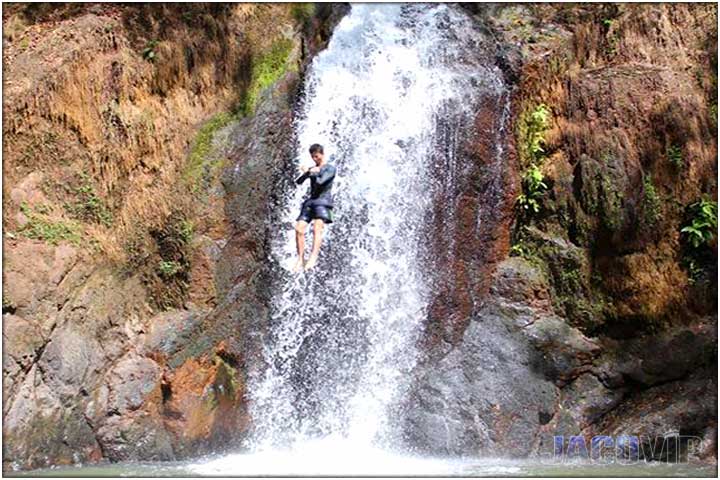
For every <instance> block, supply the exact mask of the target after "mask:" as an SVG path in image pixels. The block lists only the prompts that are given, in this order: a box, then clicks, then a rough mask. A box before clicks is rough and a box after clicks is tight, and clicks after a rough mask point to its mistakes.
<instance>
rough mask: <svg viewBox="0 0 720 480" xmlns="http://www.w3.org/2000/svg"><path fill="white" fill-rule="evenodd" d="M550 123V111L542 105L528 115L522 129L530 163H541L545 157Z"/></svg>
mask: <svg viewBox="0 0 720 480" xmlns="http://www.w3.org/2000/svg"><path fill="white" fill-rule="evenodd" d="M549 122H550V109H549V108H548V106H547V105H545V104H544V103H541V104H540V105H538V106H537V107H535V109H534V110H532V111H531V112H529V114H528V115H526V117H525V119H524V122H522V123H523V124H524V125H523V127H522V129H521V137H522V139H523V140H524V141H523V145H524V146H525V154H526V159H527V160H529V161H530V162H537V163H540V161H541V160H542V159H543V158H544V156H545V149H544V148H543V147H544V146H545V132H546V131H547V129H548V127H549V126H550V125H549Z"/></svg>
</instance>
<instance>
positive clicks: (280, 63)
mask: <svg viewBox="0 0 720 480" xmlns="http://www.w3.org/2000/svg"><path fill="white" fill-rule="evenodd" d="M292 48H293V42H292V40H291V39H289V38H283V39H282V40H278V41H276V42H275V43H273V45H272V46H271V47H270V49H269V50H268V51H267V52H264V53H263V54H261V55H260V56H258V57H257V58H254V59H253V66H252V74H251V77H250V85H249V86H248V89H247V91H246V92H245V98H244V100H243V102H242V103H241V105H240V107H239V110H240V113H242V114H243V115H252V114H253V113H255V106H256V105H257V101H258V98H259V97H260V94H261V93H262V91H263V90H265V89H266V88H267V87H269V86H270V85H272V84H273V83H275V81H277V79H278V78H280V77H281V76H282V75H283V74H284V73H285V72H286V70H287V60H288V57H289V56H290V52H291V51H292Z"/></svg>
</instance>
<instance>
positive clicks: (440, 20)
mask: <svg viewBox="0 0 720 480" xmlns="http://www.w3.org/2000/svg"><path fill="white" fill-rule="evenodd" d="M486 41H487V40H486V39H485V37H484V35H483V34H482V33H481V32H480V31H478V30H477V27H475V26H474V25H473V23H472V22H471V21H470V19H469V18H468V17H467V15H466V14H465V13H464V12H463V11H461V10H460V9H458V8H457V7H452V6H448V5H445V4H369V5H362V4H353V5H352V10H351V12H350V13H349V14H348V15H347V16H346V17H345V18H343V19H342V20H341V22H340V23H339V24H338V25H337V27H336V29H335V31H334V33H333V36H332V38H331V40H330V42H329V44H328V47H327V49H326V50H324V51H323V52H321V53H320V54H319V55H318V56H317V57H315V58H314V60H313V62H312V64H311V66H310V67H309V70H308V73H307V77H306V80H305V86H304V94H303V96H302V100H301V103H300V105H299V111H298V115H297V117H296V120H295V128H296V134H297V139H298V142H297V151H296V152H295V156H296V158H295V162H296V164H301V163H304V164H309V161H310V157H309V154H308V147H309V146H310V145H311V144H312V143H320V144H323V145H324V146H325V154H326V157H328V156H329V157H330V158H331V161H332V162H333V163H334V164H335V165H336V167H337V177H336V180H335V186H334V198H335V219H334V220H335V221H334V223H333V224H331V225H329V226H328V228H326V235H325V239H324V242H323V247H322V250H321V255H320V261H319V264H318V266H317V267H316V269H315V270H313V271H311V272H308V273H304V274H299V275H292V274H290V273H289V272H287V273H286V272H284V273H283V274H281V275H278V278H277V279H276V281H275V284H274V285H273V289H274V291H273V292H272V298H273V301H272V304H271V319H270V323H269V325H268V328H267V331H266V332H265V334H264V335H265V336H264V338H263V345H264V351H263V356H264V359H265V362H264V364H263V365H254V366H250V367H249V368H250V370H249V384H248V392H249V395H250V398H249V400H250V415H251V417H252V424H253V431H252V434H251V435H250V437H249V438H248V445H247V446H248V447H249V448H250V449H252V450H256V451H258V450H267V449H272V448H277V447H280V446H292V445H294V444H296V443H298V442H305V441H308V440H311V439H317V438H325V437H329V436H333V437H337V438H342V439H346V440H347V439H349V440H351V441H352V442H354V443H355V444H358V445H375V446H379V447H381V448H389V447H390V446H392V445H396V444H397V443H398V436H399V435H400V433H399V429H398V423H397V422H398V419H399V418H400V417H401V416H402V399H403V395H404V393H405V392H406V391H407V388H408V387H409V382H410V379H411V371H412V369H413V367H414V366H415V365H416V363H417V362H418V360H419V359H420V355H421V352H419V350H418V348H417V346H418V341H419V339H420V338H421V335H422V333H423V325H424V321H425V319H426V309H427V305H428V302H429V299H430V296H431V295H432V294H433V284H432V282H431V280H430V279H431V277H432V272H430V271H428V265H430V264H432V257H433V252H432V251H430V250H429V249H428V248H426V245H427V244H428V243H429V242H428V239H430V238H431V237H432V236H433V235H434V234H435V233H434V232H433V231H431V230H430V229H429V228H428V226H429V225H430V223H431V222H430V220H431V219H432V218H435V216H436V215H452V205H447V208H448V210H447V211H443V205H438V204H437V198H438V190H447V189H451V188H452V184H453V181H454V178H453V175H454V174H455V173H454V172H457V171H458V169H459V168H462V167H461V166H458V165H457V163H458V162H460V161H461V160H462V159H460V158H458V156H457V145H458V144H459V143H461V140H462V138H463V135H465V134H466V132H468V131H471V130H472V125H473V123H472V122H473V118H474V112H476V110H477V104H478V102H480V101H481V100H482V92H487V91H494V92H496V91H498V90H499V89H501V88H502V82H501V80H500V76H499V74H498V72H497V69H496V68H495V67H494V66H493V65H492V62H490V61H487V59H483V57H482V55H479V54H478V51H480V50H481V46H482V44H483V43H484V42H486ZM293 174H294V172H293V171H290V172H288V175H289V176H292V175H293ZM306 189H307V184H305V185H302V186H301V187H297V188H295V187H293V188H292V189H291V191H288V192H286V196H285V198H284V207H283V208H284V209H285V211H284V218H285V220H286V223H285V226H286V227H289V226H290V225H292V224H293V223H294V221H295V217H296V216H297V214H298V210H299V205H300V203H301V200H302V198H303V195H304V194H305V193H306ZM280 227H281V226H278V228H277V233H276V234H275V236H274V240H273V243H272V246H271V250H272V257H273V261H275V262H277V263H278V264H279V265H282V266H283V267H285V268H286V269H289V268H290V266H291V265H292V264H293V262H294V260H295V256H296V254H295V241H294V232H293V231H292V230H290V228H280ZM307 241H308V243H310V241H311V239H310V235H309V236H308V238H307Z"/></svg>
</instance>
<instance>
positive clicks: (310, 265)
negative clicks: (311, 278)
mask: <svg viewBox="0 0 720 480" xmlns="http://www.w3.org/2000/svg"><path fill="white" fill-rule="evenodd" d="M317 259H318V257H317V255H310V258H308V261H307V263H306V264H305V271H306V272H307V271H308V270H310V269H311V268H313V267H314V266H315V264H316V263H317Z"/></svg>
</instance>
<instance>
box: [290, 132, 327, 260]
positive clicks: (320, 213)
mask: <svg viewBox="0 0 720 480" xmlns="http://www.w3.org/2000/svg"><path fill="white" fill-rule="evenodd" d="M310 156H311V157H312V159H313V161H314V162H315V166H314V167H312V168H308V167H300V172H301V173H302V175H300V176H299V177H298V178H296V179H295V183H297V184H298V185H300V184H301V183H303V182H304V181H305V180H306V179H307V178H310V197H308V198H306V199H305V201H303V203H302V206H301V207H300V215H298V217H297V224H296V225H295V241H296V243H297V253H298V261H297V263H296V264H295V268H293V271H294V272H300V271H301V270H302V269H303V268H304V269H305V270H306V271H307V270H310V269H311V268H313V267H314V266H315V264H316V263H317V259H318V255H319V254H320V243H321V242H322V233H323V227H324V224H325V223H332V209H333V201H332V194H331V190H332V184H333V180H334V179H335V167H334V166H333V165H330V164H329V163H327V161H326V160H325V154H324V153H323V147H322V145H319V144H317V143H315V144H313V145H311V146H310ZM311 221H312V222H313V245H312V252H311V253H310V258H308V261H307V263H305V230H306V229H307V226H308V223H310V222H311Z"/></svg>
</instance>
